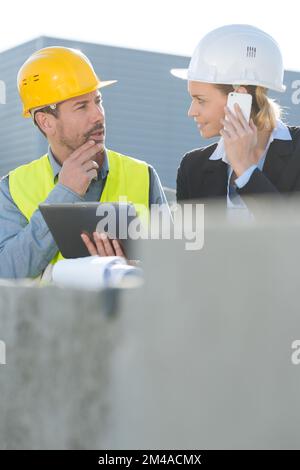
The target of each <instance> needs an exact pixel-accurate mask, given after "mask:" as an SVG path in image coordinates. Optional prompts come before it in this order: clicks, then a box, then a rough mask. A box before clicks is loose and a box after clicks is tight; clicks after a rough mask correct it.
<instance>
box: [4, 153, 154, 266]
mask: <svg viewBox="0 0 300 470" xmlns="http://www.w3.org/2000/svg"><path fill="white" fill-rule="evenodd" d="M107 158H108V164H109V172H108V175H107V179H106V182H105V186H104V189H103V191H102V194H101V198H100V202H119V201H120V198H122V200H124V201H125V200H126V201H127V202H128V203H132V204H133V205H134V206H135V207H136V211H137V213H138V215H139V216H140V217H141V218H145V217H147V216H148V209H149V188H150V181H149V170H148V165H147V163H145V162H143V161H141V160H136V159H135V158H132V157H128V156H126V155H122V154H120V153H117V152H113V151H112V150H107ZM55 184H56V183H55V182H54V175H53V171H52V167H51V164H50V161H49V157H48V155H47V154H46V155H43V156H42V157H41V158H39V159H37V160H33V161H32V162H30V163H28V164H25V165H21V166H19V167H18V168H16V169H15V170H13V171H10V173H9V190H10V194H11V196H12V199H13V201H14V203H15V204H16V205H17V207H18V208H19V210H20V211H21V212H22V214H23V215H24V216H25V217H26V219H27V220H28V221H29V220H30V219H31V217H32V215H33V213H34V212H35V211H36V210H37V209H38V205H39V204H41V203H42V202H44V201H45V199H47V197H48V195H49V193H50V192H51V191H52V189H53V188H54V187H55ZM58 259H63V256H62V255H61V253H57V254H56V256H55V257H54V258H53V260H52V261H51V262H52V263H55V262H56V261H58Z"/></svg>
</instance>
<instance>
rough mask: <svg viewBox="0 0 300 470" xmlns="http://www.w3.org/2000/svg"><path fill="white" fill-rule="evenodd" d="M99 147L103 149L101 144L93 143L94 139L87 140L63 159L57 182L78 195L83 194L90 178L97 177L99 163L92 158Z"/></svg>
mask: <svg viewBox="0 0 300 470" xmlns="http://www.w3.org/2000/svg"><path fill="white" fill-rule="evenodd" d="M101 149H103V144H102V143H100V144H99V143H95V141H94V140H89V141H88V142H86V143H85V144H83V145H82V146H81V147H79V148H78V149H76V150H75V152H73V153H72V154H71V155H70V157H69V158H67V160H65V161H64V163H63V166H62V169H61V171H60V173H59V177H58V181H59V183H61V184H63V185H64V186H66V187H67V188H69V189H71V190H72V191H74V192H75V193H77V194H79V196H84V195H85V193H86V191H87V189H88V187H89V185H90V183H91V181H92V179H93V178H97V177H98V173H97V170H98V168H99V165H98V163H97V162H95V161H94V160H93V159H92V158H93V156H94V155H96V154H97V153H98V152H99V151H100V150H101Z"/></svg>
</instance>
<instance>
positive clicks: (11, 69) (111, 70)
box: [0, 37, 300, 188]
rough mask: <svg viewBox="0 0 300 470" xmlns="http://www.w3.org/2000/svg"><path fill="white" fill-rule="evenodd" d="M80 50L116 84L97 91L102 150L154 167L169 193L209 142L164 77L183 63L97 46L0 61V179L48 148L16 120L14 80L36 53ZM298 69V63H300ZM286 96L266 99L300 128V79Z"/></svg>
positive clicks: (43, 42)
mask: <svg viewBox="0 0 300 470" xmlns="http://www.w3.org/2000/svg"><path fill="white" fill-rule="evenodd" d="M57 45H60V46H67V47H74V48H78V49H81V50H82V52H84V53H85V54H86V55H87V56H88V57H89V58H90V60H91V61H92V63H93V65H94V67H95V70H96V72H97V73H98V75H99V76H100V78H101V79H103V80H108V79H117V80H118V83H117V84H116V85H113V86H112V87H108V88H105V89H103V98H104V107H105V110H106V121H107V140H106V143H107V147H108V148H112V149H114V150H116V151H119V152H121V153H125V154H128V155H131V156H134V157H136V158H140V159H142V160H146V161H147V162H149V163H150V164H152V165H153V166H154V167H155V169H156V170H157V172H158V174H159V176H160V178H161V181H162V183H163V185H164V186H167V187H170V188H175V185H176V172H177V167H178V164H179V162H180V160H181V158H182V156H183V154H184V153H185V152H187V151H188V150H191V149H193V148H196V147H199V146H201V145H208V144H209V143H210V142H211V141H204V140H203V139H201V138H200V136H199V134H198V130H197V128H196V126H195V123H194V121H193V120H192V119H190V118H188V117H187V111H188V107H189V104H190V99H189V96H188V93H187V84H186V82H185V81H182V80H179V79H176V78H174V77H172V76H171V75H170V72H169V71H170V69H171V68H181V67H186V66H187V65H188V63H189V58H188V57H182V56H175V55H170V54H162V53H156V52H155V53H154V52H148V51H138V50H134V49H125V48H120V47H113V46H104V45H101V44H91V43H85V42H77V41H70V40H65V39H58V38H51V37H39V38H37V39H34V40H32V41H30V42H26V43H24V44H21V45H20V46H17V47H15V48H12V49H9V50H7V51H4V52H1V53H0V95H1V96H0V176H1V175H4V174H6V173H7V172H8V171H9V170H11V169H13V168H15V167H16V166H18V165H20V164H22V163H25V162H28V161H30V160H33V159H35V158H38V157H40V156H41V155H42V154H44V153H45V152H46V151H47V143H46V140H45V139H44V137H43V136H42V134H41V133H40V132H39V131H38V130H37V129H36V128H35V127H34V125H33V124H32V121H31V120H30V119H24V118H23V117H22V116H21V103H20V99H19V96H18V93H17V87H16V78H17V73H18V70H19V68H20V66H21V65H22V64H23V62H24V61H25V60H26V59H27V58H28V57H29V55H30V54H32V53H33V52H34V51H36V50H38V49H41V48H43V47H47V46H57ZM299 69H300V62H299ZM285 83H286V85H287V90H286V92H285V93H284V94H280V93H271V94H270V96H271V97H273V98H276V99H277V100H278V101H279V102H280V104H281V105H282V106H283V107H284V109H285V115H286V120H287V122H288V123H290V124H294V125H297V124H300V105H299V103H300V73H299V72H294V71H287V72H286V75H285Z"/></svg>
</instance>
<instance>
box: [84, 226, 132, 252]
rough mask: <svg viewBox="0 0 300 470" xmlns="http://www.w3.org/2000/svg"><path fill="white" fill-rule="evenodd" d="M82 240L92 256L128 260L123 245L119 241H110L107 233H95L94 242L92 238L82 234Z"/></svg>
mask: <svg viewBox="0 0 300 470" xmlns="http://www.w3.org/2000/svg"><path fill="white" fill-rule="evenodd" d="M81 238H82V240H83V242H84V244H85V246H86V247H87V249H88V252H89V254H90V255H91V256H94V255H99V256H122V257H123V258H126V256H125V254H124V251H123V249H122V247H121V244H120V242H119V241H118V240H110V239H109V238H108V236H107V235H106V234H105V233H98V232H94V233H93V241H92V240H91V239H90V237H89V236H88V235H87V234H85V233H82V234H81Z"/></svg>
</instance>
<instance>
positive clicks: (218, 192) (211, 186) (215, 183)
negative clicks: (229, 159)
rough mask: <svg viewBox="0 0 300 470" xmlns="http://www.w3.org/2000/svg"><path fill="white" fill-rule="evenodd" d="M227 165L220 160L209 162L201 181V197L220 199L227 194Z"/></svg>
mask: <svg viewBox="0 0 300 470" xmlns="http://www.w3.org/2000/svg"><path fill="white" fill-rule="evenodd" d="M227 167H228V166H227V164H226V163H224V162H223V161H222V160H221V159H220V160H209V159H208V160H207V162H206V163H205V166H204V167H203V170H202V178H201V180H200V182H199V183H200V187H199V188H200V192H201V197H204V198H206V197H218V196H226V194H227Z"/></svg>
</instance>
